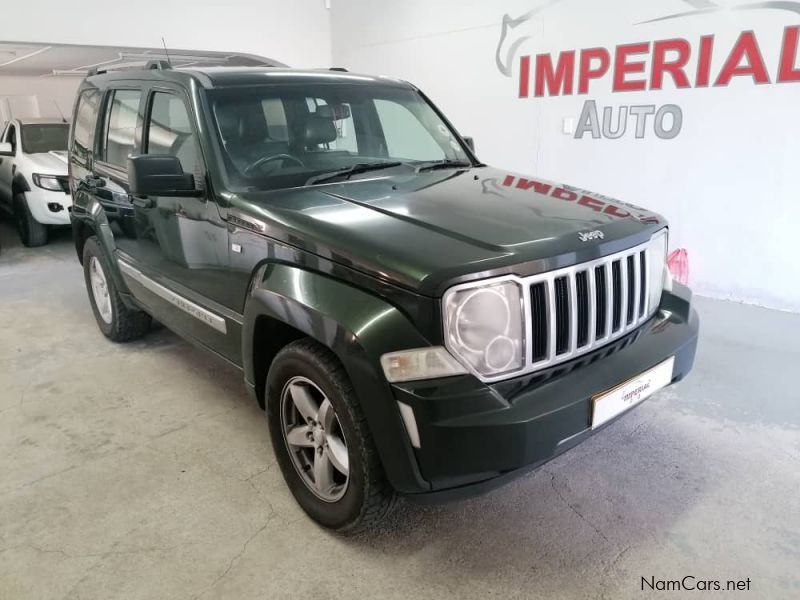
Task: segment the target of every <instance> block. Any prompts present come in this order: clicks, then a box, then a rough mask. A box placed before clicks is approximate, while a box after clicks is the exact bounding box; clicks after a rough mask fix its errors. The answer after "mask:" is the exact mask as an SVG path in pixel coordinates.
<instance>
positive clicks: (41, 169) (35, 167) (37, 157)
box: [25, 151, 67, 175]
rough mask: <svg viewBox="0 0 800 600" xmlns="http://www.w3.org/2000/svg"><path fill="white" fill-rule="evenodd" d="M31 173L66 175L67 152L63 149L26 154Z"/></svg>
mask: <svg viewBox="0 0 800 600" xmlns="http://www.w3.org/2000/svg"><path fill="white" fill-rule="evenodd" d="M25 157H26V158H27V160H28V164H29V165H30V167H31V173H40V174H42V175H66V174H67V153H66V152H63V151H58V152H56V151H53V152H38V153H36V154H26V155H25Z"/></svg>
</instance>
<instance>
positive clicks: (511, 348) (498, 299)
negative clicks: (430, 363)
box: [444, 281, 525, 377]
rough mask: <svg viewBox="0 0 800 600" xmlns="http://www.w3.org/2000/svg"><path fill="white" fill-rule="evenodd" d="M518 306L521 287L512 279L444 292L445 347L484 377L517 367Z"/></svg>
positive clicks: (519, 358)
mask: <svg viewBox="0 0 800 600" xmlns="http://www.w3.org/2000/svg"><path fill="white" fill-rule="evenodd" d="M522 305H523V302H522V290H521V288H520V286H519V284H517V283H515V282H513V281H504V282H499V283H497V282H495V283H488V284H487V283H483V284H480V283H479V284H476V285H474V286H465V287H459V288H457V289H455V290H450V291H448V292H447V293H446V294H445V296H444V321H445V340H446V346H447V349H448V350H450V352H452V353H453V354H454V355H455V356H456V357H458V358H459V359H460V360H461V361H462V362H463V363H465V364H466V365H469V366H470V367H471V368H472V369H473V370H474V371H476V372H477V373H479V374H480V375H482V376H484V377H493V376H496V375H501V374H503V373H508V372H512V371H516V370H519V369H521V368H522V365H523V360H524V350H525V348H524V342H523V339H524V336H523V334H524V330H525V323H524V317H523V314H522V313H523V310H522Z"/></svg>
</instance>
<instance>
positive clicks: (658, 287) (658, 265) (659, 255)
mask: <svg viewBox="0 0 800 600" xmlns="http://www.w3.org/2000/svg"><path fill="white" fill-rule="evenodd" d="M647 272H648V276H649V282H650V283H649V287H650V289H649V290H648V294H649V295H648V298H647V306H648V310H649V312H650V313H653V312H655V311H656V309H658V305H659V304H661V292H662V291H663V290H664V287H665V285H664V283H665V281H666V278H667V277H669V273H668V272H667V230H666V229H662V230H661V231H659V232H658V233H656V234H655V235H654V236H653V237H652V238H650V247H649V248H648V249H647Z"/></svg>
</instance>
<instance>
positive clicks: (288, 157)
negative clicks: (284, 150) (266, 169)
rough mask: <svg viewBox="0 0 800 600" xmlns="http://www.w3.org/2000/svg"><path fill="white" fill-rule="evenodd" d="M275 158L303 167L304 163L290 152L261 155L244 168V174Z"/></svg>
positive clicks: (248, 173) (250, 172)
mask: <svg viewBox="0 0 800 600" xmlns="http://www.w3.org/2000/svg"><path fill="white" fill-rule="evenodd" d="M276 160H288V161H291V162H293V163H295V164H296V165H298V166H300V167H305V166H306V165H305V164H304V163H303V161H302V160H300V159H299V158H297V157H296V156H292V155H291V154H273V155H272V156H262V157H261V158H259V159H257V160H255V161H253V162H252V163H250V164H249V165H247V167H245V169H244V174H245V175H247V176H249V175H251V174H252V172H253V171H255V170H256V169H258V168H259V167H262V166H263V165H266V164H267V163H271V162H275V161H276Z"/></svg>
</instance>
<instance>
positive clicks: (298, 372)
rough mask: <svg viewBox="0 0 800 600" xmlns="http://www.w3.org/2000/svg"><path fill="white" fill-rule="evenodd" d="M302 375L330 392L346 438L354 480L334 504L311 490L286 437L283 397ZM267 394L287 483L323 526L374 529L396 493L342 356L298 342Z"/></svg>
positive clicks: (271, 376)
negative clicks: (286, 390)
mask: <svg viewBox="0 0 800 600" xmlns="http://www.w3.org/2000/svg"><path fill="white" fill-rule="evenodd" d="M296 377H303V378H306V379H308V380H310V381H311V382H313V384H314V385H316V386H317V387H318V388H319V389H320V390H321V391H322V392H323V393H324V394H325V396H327V398H328V399H329V400H330V402H331V405H332V406H333V409H334V411H335V414H336V418H337V419H338V423H339V424H340V425H341V431H342V433H343V434H344V438H345V440H346V446H347V455H348V462H349V478H348V482H347V487H346V489H345V492H344V495H343V496H342V497H341V498H340V499H338V500H336V501H333V502H332V501H325V500H322V499H320V498H319V497H317V495H315V493H314V492H312V491H311V489H310V487H309V486H308V484H307V483H306V482H305V481H304V479H303V478H302V477H301V475H300V473H299V471H298V469H297V468H296V467H295V464H294V462H293V459H292V456H291V454H290V450H289V444H288V442H287V441H286V435H285V433H284V427H283V425H282V412H281V411H282V407H281V404H282V402H281V399H282V395H283V391H284V387H285V386H286V385H287V384H288V383H289V381H290V380H292V379H293V378H296ZM266 394H267V399H266V407H267V422H268V424H269V429H270V434H271V437H272V447H273V449H274V451H275V456H276V458H277V461H278V465H279V466H280V469H281V472H282V473H283V477H284V479H285V480H286V484H287V485H288V486H289V489H290V490H291V492H292V494H293V495H294V497H295V499H296V500H297V502H298V503H299V504H300V506H301V507H302V508H303V510H304V511H305V512H306V513H307V514H308V515H309V516H310V517H311V518H312V519H314V520H315V521H316V522H317V523H319V524H320V525H323V526H324V527H328V528H330V529H334V530H336V531H339V532H343V533H356V532H359V531H363V530H365V529H369V528H370V527H372V526H374V525H375V524H376V523H378V522H379V521H380V520H381V519H383V518H384V517H385V516H386V515H387V514H388V513H389V511H390V510H391V508H392V506H393V505H394V500H395V497H396V494H395V492H394V490H393V489H392V487H391V485H390V484H389V482H388V480H387V479H386V475H385V473H384V470H383V466H382V465H381V462H380V459H379V457H378V453H377V450H376V448H375V443H374V442H373V440H372V435H371V433H370V431H369V427H368V425H367V422H366V419H365V418H364V414H363V413H362V411H361V406H360V405H359V402H358V399H357V398H356V395H355V391H354V390H353V386H352V384H351V383H350V380H349V378H348V377H347V373H346V372H345V370H344V368H343V367H342V365H341V363H340V362H339V360H338V359H337V358H336V356H335V355H334V354H333V353H332V352H331V351H330V350H328V349H327V348H325V347H324V346H322V345H321V344H319V343H317V342H316V341H314V340H312V339H310V338H306V339H301V340H297V341H295V342H292V343H291V344H289V345H287V346H286V347H284V348H283V349H282V350H281V351H280V352H279V353H278V355H277V356H276V357H275V360H274V361H273V362H272V365H271V366H270V369H269V373H268V375H267V381H266Z"/></svg>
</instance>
